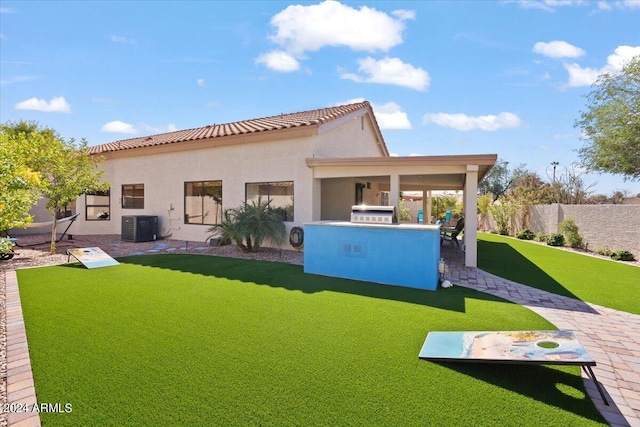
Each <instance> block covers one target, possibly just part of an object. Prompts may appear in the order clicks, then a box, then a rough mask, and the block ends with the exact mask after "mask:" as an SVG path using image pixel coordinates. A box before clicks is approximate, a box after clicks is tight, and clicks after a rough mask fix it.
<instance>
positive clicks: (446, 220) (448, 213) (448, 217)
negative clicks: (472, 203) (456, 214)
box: [444, 211, 451, 225]
mask: <svg viewBox="0 0 640 427" xmlns="http://www.w3.org/2000/svg"><path fill="white" fill-rule="evenodd" d="M449 221H451V211H447V212H446V213H445V214H444V223H445V224H447V225H449Z"/></svg>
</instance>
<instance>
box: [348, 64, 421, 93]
mask: <svg viewBox="0 0 640 427" xmlns="http://www.w3.org/2000/svg"><path fill="white" fill-rule="evenodd" d="M358 71H359V72H360V74H355V73H346V72H344V70H343V69H341V68H339V69H338V72H339V73H340V78H342V79H347V80H353V81H354V82H358V83H380V84H393V85H398V86H404V87H408V88H411V89H415V90H420V91H424V90H427V88H428V87H429V83H430V82H431V77H430V76H429V73H427V72H426V71H425V70H423V69H422V68H416V67H414V66H413V65H411V64H406V63H404V62H402V61H401V60H400V59H398V58H389V57H387V58H384V59H380V60H375V59H373V58H371V57H367V58H363V59H359V60H358Z"/></svg>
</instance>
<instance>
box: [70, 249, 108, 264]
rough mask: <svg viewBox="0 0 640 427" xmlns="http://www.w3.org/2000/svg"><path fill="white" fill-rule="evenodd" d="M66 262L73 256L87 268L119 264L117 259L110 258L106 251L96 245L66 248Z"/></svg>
mask: <svg viewBox="0 0 640 427" xmlns="http://www.w3.org/2000/svg"><path fill="white" fill-rule="evenodd" d="M67 255H68V256H67V262H69V260H70V259H71V257H74V258H75V259H77V260H78V261H80V262H81V263H82V265H84V266H85V267H87V268H99V267H110V266H112V265H120V263H119V262H118V261H116V260H115V259H113V258H111V256H110V255H108V254H107V253H106V252H104V251H103V250H102V249H100V248H98V247H93V248H74V249H67Z"/></svg>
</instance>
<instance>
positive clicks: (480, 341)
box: [418, 330, 609, 405]
mask: <svg viewBox="0 0 640 427" xmlns="http://www.w3.org/2000/svg"><path fill="white" fill-rule="evenodd" d="M418 357H419V358H420V359H423V360H430V361H433V362H438V361H439V362H475V363H515V364H534V365H577V366H581V367H582V369H584V370H585V372H587V373H588V374H589V375H590V376H591V379H592V380H593V382H594V384H595V385H596V388H597V389H598V392H599V393H600V396H601V397H602V400H603V401H604V403H605V404H606V405H609V403H608V402H607V399H606V398H605V396H604V392H603V391H602V389H601V388H600V384H599V383H598V380H597V379H596V377H595V375H594V373H593V370H592V369H591V367H592V366H595V365H596V362H595V360H593V358H592V357H591V356H589V353H587V350H586V349H585V348H584V347H583V346H582V344H580V342H579V341H578V339H577V338H576V337H575V335H574V334H573V332H572V331H567V330H557V331H435V332H429V334H428V335H427V338H426V340H425V341H424V344H423V346H422V349H421V350H420V354H419V355H418Z"/></svg>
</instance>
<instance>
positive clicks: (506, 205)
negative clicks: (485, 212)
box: [489, 197, 518, 236]
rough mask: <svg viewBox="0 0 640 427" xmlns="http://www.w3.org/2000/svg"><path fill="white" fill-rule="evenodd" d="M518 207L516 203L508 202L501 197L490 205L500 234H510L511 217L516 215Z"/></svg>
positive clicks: (490, 210)
mask: <svg viewBox="0 0 640 427" xmlns="http://www.w3.org/2000/svg"><path fill="white" fill-rule="evenodd" d="M517 210H518V207H517V206H516V204H515V203H511V202H508V201H507V200H506V199H505V198H504V197H501V198H500V199H499V200H498V202H497V203H494V204H493V205H491V206H489V212H491V216H493V220H494V221H495V223H496V227H497V228H498V234H501V235H503V236H508V235H509V233H510V232H511V226H510V223H511V218H512V217H513V216H514V215H515V213H516V211H517Z"/></svg>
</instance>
